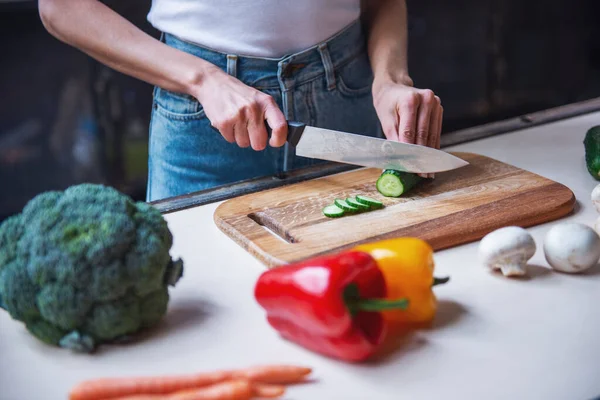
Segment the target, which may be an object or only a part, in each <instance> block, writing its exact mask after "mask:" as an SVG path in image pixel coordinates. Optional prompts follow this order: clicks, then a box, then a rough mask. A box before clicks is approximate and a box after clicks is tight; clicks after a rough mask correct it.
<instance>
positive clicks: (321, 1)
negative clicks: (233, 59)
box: [148, 0, 360, 58]
mask: <svg viewBox="0 0 600 400" xmlns="http://www.w3.org/2000/svg"><path fill="white" fill-rule="evenodd" d="M359 17H360V0H252V1H250V0H152V7H151V9H150V12H149V14H148V21H149V22H150V23H151V24H152V25H153V26H154V27H155V28H156V29H158V30H160V31H162V32H166V33H170V34H172V35H174V36H177V37H179V38H180V39H183V40H186V41H189V42H192V43H196V44H198V45H201V46H204V47H208V48H211V49H213V50H217V51H221V52H225V53H230V54H237V55H246V56H255V57H271V58H277V57H281V56H284V55H288V54H291V53H295V52H298V51H301V50H304V49H306V48H308V47H311V46H314V45H315V44H317V43H319V42H321V41H323V40H325V39H327V38H329V37H331V36H333V35H335V34H336V33H337V32H339V31H341V30H342V29H343V28H345V27H346V26H348V25H349V24H351V23H352V22H354V21H355V20H356V19H358V18H359Z"/></svg>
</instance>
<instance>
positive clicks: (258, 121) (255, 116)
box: [240, 104, 267, 151]
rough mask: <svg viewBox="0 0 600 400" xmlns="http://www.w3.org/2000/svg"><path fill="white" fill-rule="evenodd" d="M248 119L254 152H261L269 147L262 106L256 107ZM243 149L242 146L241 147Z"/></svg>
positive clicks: (249, 134)
mask: <svg viewBox="0 0 600 400" xmlns="http://www.w3.org/2000/svg"><path fill="white" fill-rule="evenodd" d="M247 118H248V137H249V138H250V145H251V146H252V149H253V150H256V151H260V150H264V148H265V147H267V129H266V128H265V120H264V116H263V112H262V110H261V109H260V105H258V104H257V105H255V106H254V108H253V109H252V112H251V114H250V115H249V116H248V117H247ZM240 147H241V146H240Z"/></svg>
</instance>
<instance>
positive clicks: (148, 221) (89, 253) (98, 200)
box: [0, 184, 183, 352]
mask: <svg viewBox="0 0 600 400" xmlns="http://www.w3.org/2000/svg"><path fill="white" fill-rule="evenodd" d="M172 244H173V236H172V234H171V232H170V230H169V228H168V225H167V222H166V221H165V219H164V218H163V216H162V214H161V213H160V212H159V211H158V210H157V209H155V208H154V207H152V206H151V205H150V204H147V203H144V202H134V201H133V200H132V199H131V198H129V197H128V196H126V195H124V194H122V193H121V192H119V191H117V190H115V189H114V188H110V187H107V186H104V185H96V184H81V185H76V186H72V187H70V188H68V189H67V190H65V191H62V192H61V191H50V192H46V193H42V194H40V195H38V196H36V197H35V198H33V199H32V200H30V201H29V202H28V203H27V205H26V206H25V207H24V208H23V210H22V212H21V213H20V214H17V215H14V216H11V217H9V218H7V219H6V220H5V221H4V222H3V223H2V224H1V225H0V307H2V308H4V309H6V311H7V312H8V313H9V314H10V316H11V317H12V318H13V319H14V320H17V321H20V322H22V323H24V324H25V327H26V328H27V330H28V331H29V332H30V333H31V334H32V335H34V336H35V337H37V338H38V339H39V340H41V341H43V342H45V343H48V344H51V345H56V346H61V347H65V348H70V349H73V350H76V351H85V352H90V351H93V350H94V349H95V348H96V347H97V346H99V345H100V344H102V343H108V342H116V341H119V340H120V339H122V338H128V337H131V336H132V335H134V334H135V333H137V332H138V331H140V330H141V329H147V328H151V327H152V326H154V325H156V324H157V323H158V322H159V321H160V320H161V318H162V317H163V316H164V314H165V313H166V312H167V305H168V302H169V291H168V286H175V284H176V283H177V282H178V281H179V279H180V278H181V276H182V275H183V262H182V260H180V259H178V260H173V259H172V258H171V256H170V254H169V251H170V249H171V246H172Z"/></svg>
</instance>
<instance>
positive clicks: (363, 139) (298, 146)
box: [268, 121, 469, 174]
mask: <svg viewBox="0 0 600 400" xmlns="http://www.w3.org/2000/svg"><path fill="white" fill-rule="evenodd" d="M268 131H269V132H270V129H268ZM287 142H288V143H289V144H290V145H291V146H292V147H294V148H295V151H296V155H298V156H301V157H307V158H315V159H320V160H327V161H333V162H338V163H345V164H353V165H359V166H363V167H372V168H381V169H395V170H399V171H405V172H411V173H423V174H428V173H436V172H444V171H450V170H453V169H456V168H460V167H464V166H466V165H469V163H468V162H466V161H465V160H463V159H461V158H458V157H456V156H454V155H452V154H449V153H447V152H445V151H442V150H438V149H434V148H432V147H427V146H421V145H416V144H409V143H401V142H394V141H391V140H386V139H381V138H375V137H369V136H364V135H358V134H354V133H348V132H340V131H335V130H330V129H323V128H318V127H314V126H309V125H305V124H303V123H301V122H296V121H288V136H287Z"/></svg>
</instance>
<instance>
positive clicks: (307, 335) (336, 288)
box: [254, 251, 408, 361]
mask: <svg viewBox="0 0 600 400" xmlns="http://www.w3.org/2000/svg"><path fill="white" fill-rule="evenodd" d="M254 294H255V298H256V300H257V302H258V303H259V305H260V306H262V307H263V308H264V309H265V310H266V312H267V321H268V323H269V324H270V325H271V326H272V327H273V328H275V329H276V330H277V331H278V332H279V333H280V335H281V336H282V337H284V338H285V339H287V340H290V341H292V342H295V343H297V344H299V345H301V346H303V347H305V348H307V349H309V350H311V351H315V352H318V353H321V354H323V355H326V356H329V357H333V358H338V359H342V360H346V361H362V360H365V359H367V358H368V357H370V356H371V355H372V354H374V353H375V352H376V351H377V350H378V348H379V347H380V345H381V344H382V342H383V341H384V339H385V336H386V333H387V324H386V322H385V320H384V319H383V317H382V315H381V314H380V313H379V311H381V310H384V309H391V308H406V307H407V305H408V300H407V299H399V300H387V299H385V297H386V284H385V280H384V276H383V274H382V272H381V271H380V270H379V267H378V266H377V263H376V261H375V259H374V258H373V257H372V256H371V255H370V254H368V253H366V252H359V251H347V252H342V253H339V254H335V255H327V256H321V257H317V258H313V259H310V260H306V261H302V262H299V263H296V264H289V265H284V266H280V267H276V268H274V269H271V270H268V271H266V272H264V273H263V274H262V275H261V276H260V277H259V279H258V281H257V283H256V286H255V292H254Z"/></svg>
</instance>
